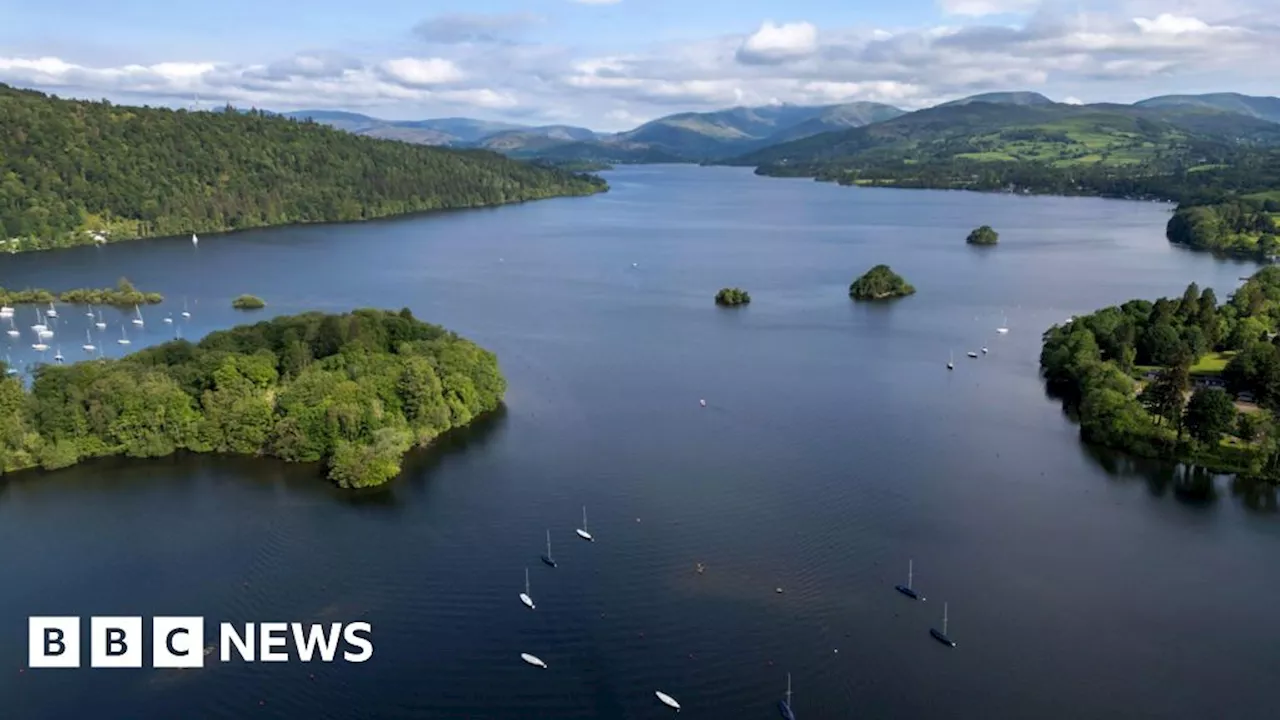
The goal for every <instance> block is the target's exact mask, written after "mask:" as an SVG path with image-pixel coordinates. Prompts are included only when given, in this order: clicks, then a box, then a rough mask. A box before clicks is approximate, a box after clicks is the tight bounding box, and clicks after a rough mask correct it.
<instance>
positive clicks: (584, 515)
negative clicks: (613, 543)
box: [578, 505, 596, 542]
mask: <svg viewBox="0 0 1280 720" xmlns="http://www.w3.org/2000/svg"><path fill="white" fill-rule="evenodd" d="M578 537H580V538H582V539H583V540H590V541H591V542H595V541H596V539H595V538H593V537H591V533H589V532H587V506H586V505H583V506H582V527H580V528H578Z"/></svg>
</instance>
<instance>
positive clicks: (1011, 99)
mask: <svg viewBox="0 0 1280 720" xmlns="http://www.w3.org/2000/svg"><path fill="white" fill-rule="evenodd" d="M973 103H992V104H994V105H1031V106H1040V107H1043V106H1045V105H1053V104H1054V102H1053V101H1052V100H1050V99H1049V98H1047V97H1045V96H1043V95H1041V94H1040V93H1037V92H1025V91H1023V92H990V93H982V94H980V95H970V96H969V97H967V98H960V99H959V100H952V101H951V102H945V103H942V104H941V105H938V106H936V107H951V106H955V105H971V104H973Z"/></svg>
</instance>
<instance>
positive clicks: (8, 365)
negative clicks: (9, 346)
mask: <svg viewBox="0 0 1280 720" xmlns="http://www.w3.org/2000/svg"><path fill="white" fill-rule="evenodd" d="M4 374H5V375H17V374H18V368H16V367H14V366H13V361H12V360H10V359H9V353H5V354H4Z"/></svg>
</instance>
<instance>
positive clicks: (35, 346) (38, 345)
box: [31, 342, 49, 352]
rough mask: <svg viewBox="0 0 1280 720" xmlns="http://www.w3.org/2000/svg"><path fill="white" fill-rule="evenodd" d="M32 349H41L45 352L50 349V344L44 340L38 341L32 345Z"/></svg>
mask: <svg viewBox="0 0 1280 720" xmlns="http://www.w3.org/2000/svg"><path fill="white" fill-rule="evenodd" d="M31 349H32V350H39V351H40V352H44V351H45V350H48V349H49V346H48V345H45V344H44V343H42V342H37V343H35V344H33V345H32V346H31Z"/></svg>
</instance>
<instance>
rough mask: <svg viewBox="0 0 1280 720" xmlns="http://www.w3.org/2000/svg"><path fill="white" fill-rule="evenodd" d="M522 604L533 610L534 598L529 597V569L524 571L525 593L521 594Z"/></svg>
mask: <svg viewBox="0 0 1280 720" xmlns="http://www.w3.org/2000/svg"><path fill="white" fill-rule="evenodd" d="M520 602H522V603H524V604H525V607H527V608H529V609H530V610H532V609H533V598H531V597H529V568H525V569H524V592H522V593H520Z"/></svg>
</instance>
